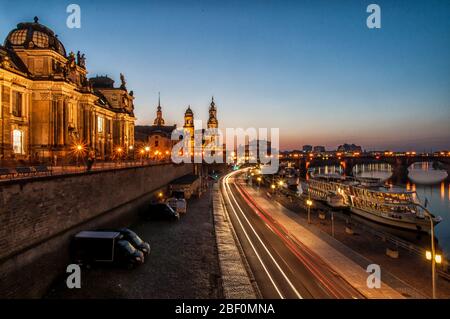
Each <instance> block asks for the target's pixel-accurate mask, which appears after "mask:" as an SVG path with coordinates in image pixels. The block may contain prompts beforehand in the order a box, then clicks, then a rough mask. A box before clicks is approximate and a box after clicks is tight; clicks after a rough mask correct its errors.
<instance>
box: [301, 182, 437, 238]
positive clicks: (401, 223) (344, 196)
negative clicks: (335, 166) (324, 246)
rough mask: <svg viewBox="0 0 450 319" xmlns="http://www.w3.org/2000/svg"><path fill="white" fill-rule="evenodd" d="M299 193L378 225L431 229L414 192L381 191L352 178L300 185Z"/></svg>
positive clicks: (435, 219)
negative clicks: (300, 191) (303, 191)
mask: <svg viewBox="0 0 450 319" xmlns="http://www.w3.org/2000/svg"><path fill="white" fill-rule="evenodd" d="M303 189H304V190H307V192H308V194H309V196H311V198H313V199H315V200H319V201H323V202H326V203H327V204H329V205H330V206H333V207H347V208H348V209H349V210H350V211H351V212H352V213H354V214H357V215H360V216H363V217H365V218H367V219H370V220H373V221H375V222H378V223H382V224H386V225H390V226H395V227H399V228H403V229H409V230H417V231H424V232H429V231H430V229H431V223H430V219H429V218H428V217H427V216H426V214H425V211H424V210H423V209H422V208H421V205H420V202H419V200H418V197H417V194H416V193H415V192H410V191H403V190H401V191H400V190H381V189H380V188H374V187H372V188H370V187H367V186H364V185H363V183H362V182H361V181H358V180H356V179H353V178H351V179H348V178H344V177H340V178H327V177H323V176H318V177H316V178H313V179H310V180H308V181H306V182H304V183H303ZM432 219H433V225H436V224H438V223H439V222H440V221H441V220H442V219H441V217H439V216H438V217H435V216H432Z"/></svg>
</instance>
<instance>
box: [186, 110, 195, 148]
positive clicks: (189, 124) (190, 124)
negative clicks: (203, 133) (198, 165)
mask: <svg viewBox="0 0 450 319" xmlns="http://www.w3.org/2000/svg"><path fill="white" fill-rule="evenodd" d="M183 128H184V129H185V130H187V131H188V132H189V134H190V137H191V154H193V153H194V112H192V110H191V106H190V105H189V106H188V108H187V110H186V112H185V113H184V126H183Z"/></svg>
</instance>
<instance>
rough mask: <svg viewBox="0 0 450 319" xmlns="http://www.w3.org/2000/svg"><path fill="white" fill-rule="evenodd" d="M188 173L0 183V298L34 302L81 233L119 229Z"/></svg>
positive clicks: (142, 171) (182, 169) (175, 169)
mask: <svg viewBox="0 0 450 319" xmlns="http://www.w3.org/2000/svg"><path fill="white" fill-rule="evenodd" d="M191 172H192V166H191V165H173V164H162V165H155V166H145V167H135V168H124V169H119V170H108V171H101V172H92V173H85V174H73V175H64V176H48V177H41V178H35V179H23V180H16V181H7V182H6V181H3V182H0V297H40V296H41V295H42V294H43V293H44V292H45V291H46V289H47V287H48V286H49V284H50V283H51V281H52V280H54V279H55V276H56V275H57V274H58V273H61V271H62V270H64V268H65V266H66V265H67V263H68V262H69V254H68V244H69V242H70V237H71V236H73V234H75V233H76V232H78V231H79V230H81V229H92V228H96V227H111V226H113V225H117V226H123V225H124V224H126V223H127V222H129V221H131V220H132V219H133V218H134V217H133V216H134V215H135V212H136V210H137V209H139V208H140V207H142V206H143V205H145V204H147V203H148V201H149V200H150V199H151V197H152V196H153V193H154V192H155V191H157V190H159V189H161V188H164V187H166V185H167V184H168V183H169V182H170V181H172V180H173V179H175V178H178V177H180V176H183V175H185V174H188V173H191Z"/></svg>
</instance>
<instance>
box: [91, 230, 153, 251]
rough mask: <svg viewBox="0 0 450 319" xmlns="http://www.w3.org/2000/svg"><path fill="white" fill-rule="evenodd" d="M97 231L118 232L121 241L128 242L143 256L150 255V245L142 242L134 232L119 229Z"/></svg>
mask: <svg viewBox="0 0 450 319" xmlns="http://www.w3.org/2000/svg"><path fill="white" fill-rule="evenodd" d="M98 231H104V232H118V233H120V235H121V239H124V240H127V241H129V242H130V243H131V244H132V245H133V246H134V247H135V248H137V249H139V250H140V251H142V252H143V253H144V255H149V254H150V244H149V243H147V242H145V241H143V240H142V239H141V237H139V236H138V234H136V233H135V232H134V231H132V230H131V229H128V228H119V229H99V230H98Z"/></svg>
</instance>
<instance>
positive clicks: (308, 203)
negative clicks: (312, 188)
mask: <svg viewBox="0 0 450 319" xmlns="http://www.w3.org/2000/svg"><path fill="white" fill-rule="evenodd" d="M312 204H313V202H312V200H311V199H307V200H306V206H308V224H311V206H312Z"/></svg>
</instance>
